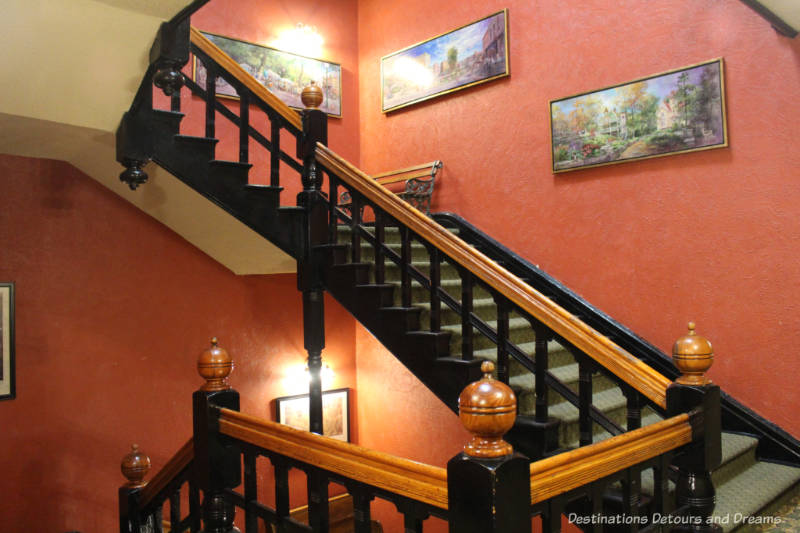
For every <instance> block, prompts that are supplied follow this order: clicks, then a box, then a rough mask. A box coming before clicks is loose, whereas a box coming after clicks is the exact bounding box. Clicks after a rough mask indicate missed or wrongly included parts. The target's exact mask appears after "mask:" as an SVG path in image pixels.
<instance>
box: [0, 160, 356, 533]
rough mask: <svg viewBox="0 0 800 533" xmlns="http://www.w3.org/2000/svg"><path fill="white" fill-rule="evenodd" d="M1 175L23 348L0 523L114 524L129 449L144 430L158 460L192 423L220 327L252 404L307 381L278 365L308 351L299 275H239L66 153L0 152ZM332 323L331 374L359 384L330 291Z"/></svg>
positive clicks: (10, 276) (1, 271)
mask: <svg viewBox="0 0 800 533" xmlns="http://www.w3.org/2000/svg"><path fill="white" fill-rule="evenodd" d="M0 176H2V191H3V193H2V195H0V242H2V243H3V245H2V248H1V249H0V280H3V281H14V282H16V362H17V398H16V399H15V400H11V401H5V402H0V428H2V435H3V439H2V445H1V446H0V465H2V472H3V475H2V476H0V494H2V495H3V497H2V498H0V524H2V525H0V529H2V531H3V532H4V533H21V532H23V531H43V532H44V531H52V532H59V531H68V530H69V531H72V530H78V531H81V532H82V533H107V532H109V531H114V530H115V528H118V527H119V526H118V523H119V522H118V518H117V488H118V487H119V486H120V485H121V484H122V482H123V481H124V479H123V477H122V475H121V474H120V472H119V462H120V460H121V459H122V457H123V455H125V454H126V453H127V452H128V451H129V449H130V444H131V443H133V442H136V443H138V444H139V445H140V446H141V448H142V450H143V451H145V452H147V453H148V454H149V455H150V456H151V458H152V460H153V470H152V473H155V472H156V471H157V470H158V469H159V468H160V467H161V466H163V465H164V463H165V462H166V460H167V459H169V457H171V456H172V454H173V453H175V452H176V451H177V450H178V448H179V447H180V446H181V445H182V444H183V443H184V442H185V441H186V439H188V438H189V437H190V435H191V394H192V392H193V391H194V390H196V389H197V388H198V387H199V386H200V385H201V384H202V380H201V379H200V377H199V376H198V375H197V373H196V370H195V362H196V359H197V356H198V355H199V354H200V352H201V351H203V350H204V349H205V348H206V347H207V346H208V341H209V339H210V338H211V337H212V336H214V335H216V336H218V337H219V339H220V344H221V345H222V346H224V347H225V348H227V349H228V351H229V352H230V354H231V355H232V357H233V358H234V361H235V363H236V368H235V370H234V373H233V375H232V376H231V384H232V385H233V386H234V387H235V388H236V389H237V390H239V391H240V392H241V395H242V410H243V411H245V412H248V413H251V414H254V415H257V416H262V417H268V416H271V406H270V401H271V400H272V399H273V398H275V397H276V396H283V395H287V394H298V393H302V392H303V391H302V390H297V389H292V388H288V386H287V385H286V384H285V383H284V381H283V378H284V374H285V371H286V370H287V369H289V368H290V367H292V366H295V365H298V364H299V365H302V364H303V362H304V361H305V357H306V353H305V351H304V350H303V336H302V312H301V298H300V293H299V292H298V291H297V289H296V280H295V276H294V275H274V276H235V275H234V274H232V273H231V272H230V271H228V270H226V269H225V268H224V267H222V266H221V265H219V264H218V263H216V262H215V261H213V260H212V259H210V258H209V257H208V256H206V255H205V254H203V253H202V252H200V251H199V250H197V249H196V248H194V247H193V246H192V245H190V244H188V243H187V242H186V241H185V240H183V239H182V238H181V237H180V236H178V235H176V234H175V233H173V232H172V231H170V230H169V229H167V228H166V227H164V226H163V225H161V224H160V223H158V222H156V221H155V220H153V219H151V218H150V217H148V216H147V215H145V214H143V213H142V212H141V211H139V210H138V209H136V208H135V207H133V206H132V205H130V204H128V203H127V202H125V201H124V200H122V199H120V198H118V197H117V196H116V195H114V194H113V193H111V192H109V191H108V190H107V189H105V188H104V187H102V186H101V185H99V184H98V183H96V182H95V181H94V180H92V179H90V178H88V177H87V176H85V175H84V174H82V173H81V172H80V171H78V170H76V169H75V168H74V167H72V166H70V165H68V164H66V163H62V162H55V161H49V160H41V159H27V158H21V157H12V156H0ZM326 329H327V335H326V337H327V348H326V350H325V352H324V355H325V357H326V358H327V361H328V362H329V364H330V365H331V367H332V368H333V369H334V371H335V372H336V376H335V379H334V383H332V384H331V386H332V387H345V386H347V387H354V386H355V384H356V382H355V361H354V350H355V337H354V328H353V319H352V318H351V317H350V315H348V314H347V313H346V312H345V311H344V310H343V309H342V308H341V307H340V306H338V305H337V304H336V303H335V302H333V301H330V300H329V301H327V302H326ZM354 436H357V432H355V433H354ZM301 493H304V491H303V490H302V487H300V489H299V490H298V491H297V495H298V499H296V500H293V504H297V505H300V504H302V503H303V501H301V499H300V498H301V496H302V499H304V497H305V496H304V494H301Z"/></svg>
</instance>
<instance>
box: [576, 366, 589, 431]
mask: <svg viewBox="0 0 800 533" xmlns="http://www.w3.org/2000/svg"><path fill="white" fill-rule="evenodd" d="M591 409H592V368H591V367H590V366H589V363H588V362H587V361H586V359H585V356H581V357H580V359H579V362H578V411H579V414H578V427H579V428H580V445H581V446H586V445H589V444H591V443H592V416H591Z"/></svg>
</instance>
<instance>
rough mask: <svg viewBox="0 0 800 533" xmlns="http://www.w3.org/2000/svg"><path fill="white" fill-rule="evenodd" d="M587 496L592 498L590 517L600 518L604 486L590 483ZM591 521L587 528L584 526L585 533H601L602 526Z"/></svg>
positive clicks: (600, 523)
mask: <svg viewBox="0 0 800 533" xmlns="http://www.w3.org/2000/svg"><path fill="white" fill-rule="evenodd" d="M589 494H591V498H592V516H593V517H594V516H601V515H602V514H603V497H604V494H605V486H604V485H603V484H602V483H592V486H591V488H590V489H589ZM597 522H598V523H595V520H591V521H590V523H589V524H588V525H587V526H584V532H585V533H603V524H602V522H600V521H597Z"/></svg>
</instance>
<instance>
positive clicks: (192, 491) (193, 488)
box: [189, 481, 202, 533]
mask: <svg viewBox="0 0 800 533" xmlns="http://www.w3.org/2000/svg"><path fill="white" fill-rule="evenodd" d="M201 514H202V511H201V507H200V488H199V487H198V486H197V484H196V483H195V482H194V481H189V516H190V517H191V519H190V520H189V528H190V530H191V533H199V532H200V529H201V523H200V517H201Z"/></svg>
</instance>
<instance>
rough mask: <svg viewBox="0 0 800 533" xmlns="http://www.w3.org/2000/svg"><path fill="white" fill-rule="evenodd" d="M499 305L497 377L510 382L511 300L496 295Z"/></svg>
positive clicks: (495, 298)
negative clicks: (509, 311) (509, 322)
mask: <svg viewBox="0 0 800 533" xmlns="http://www.w3.org/2000/svg"><path fill="white" fill-rule="evenodd" d="M494 300H495V302H496V305H497V379H498V380H500V381H502V382H503V383H506V384H508V379H509V370H508V343H509V334H508V308H509V302H508V300H507V299H506V298H504V297H503V296H500V295H498V294H495V295H494Z"/></svg>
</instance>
